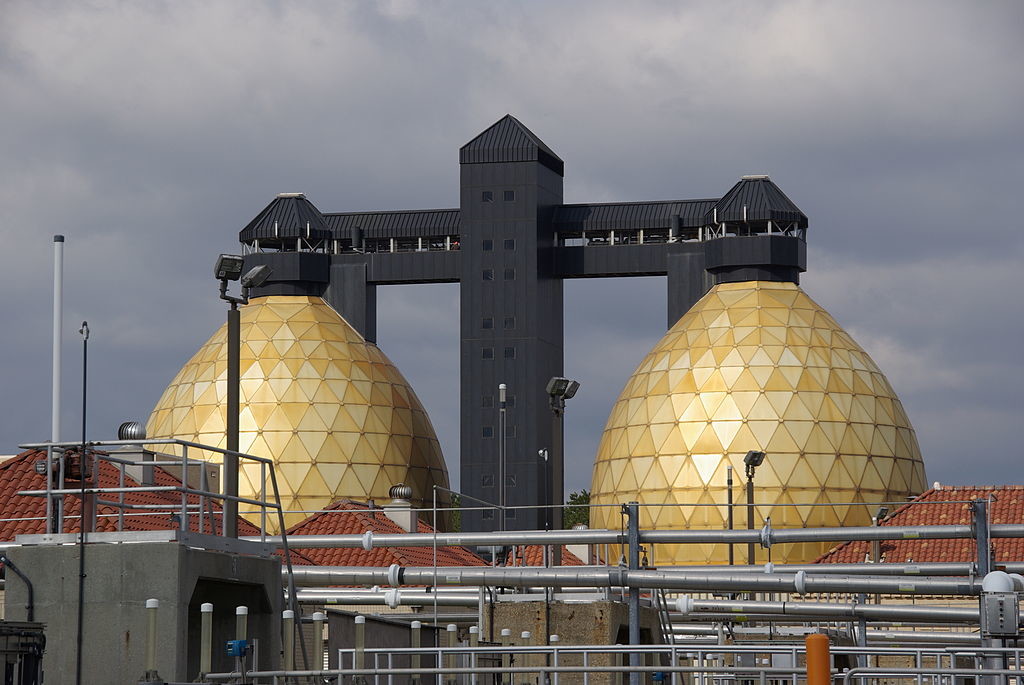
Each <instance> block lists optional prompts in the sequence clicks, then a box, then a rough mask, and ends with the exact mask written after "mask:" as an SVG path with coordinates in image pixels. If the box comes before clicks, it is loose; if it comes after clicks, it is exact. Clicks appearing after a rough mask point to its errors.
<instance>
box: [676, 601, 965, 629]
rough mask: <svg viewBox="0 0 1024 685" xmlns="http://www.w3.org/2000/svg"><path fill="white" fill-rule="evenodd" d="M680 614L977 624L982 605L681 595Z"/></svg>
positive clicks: (678, 604) (679, 602) (678, 605)
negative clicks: (700, 597) (747, 598)
mask: <svg viewBox="0 0 1024 685" xmlns="http://www.w3.org/2000/svg"><path fill="white" fill-rule="evenodd" d="M676 607H677V608H678V609H679V611H680V613H683V614H690V615H693V616H697V615H701V614H709V613H712V614H731V615H741V614H769V615H778V616H799V617H805V618H808V617H810V618H827V619H828V620H837V617H838V618H839V619H851V618H864V619H867V620H869V621H908V622H924V623H975V624H976V623H977V622H978V620H979V619H978V607H976V606H974V607H956V608H953V607H937V606H913V605H892V604H855V603H848V604H847V603H836V602H754V601H744V600H724V599H695V598H692V597H680V598H679V599H678V600H677V602H676Z"/></svg>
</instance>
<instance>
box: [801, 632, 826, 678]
mask: <svg viewBox="0 0 1024 685" xmlns="http://www.w3.org/2000/svg"><path fill="white" fill-rule="evenodd" d="M804 645H805V647H806V651H807V685H831V683H832V664H831V659H830V658H829V649H828V648H829V643H828V636H827V635H823V634H822V633H813V634H811V635H808V636H807V637H806V638H804Z"/></svg>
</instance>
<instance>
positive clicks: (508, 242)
mask: <svg viewBox="0 0 1024 685" xmlns="http://www.w3.org/2000/svg"><path fill="white" fill-rule="evenodd" d="M505 249H506V250H514V249H516V240H515V238H506V239H505Z"/></svg>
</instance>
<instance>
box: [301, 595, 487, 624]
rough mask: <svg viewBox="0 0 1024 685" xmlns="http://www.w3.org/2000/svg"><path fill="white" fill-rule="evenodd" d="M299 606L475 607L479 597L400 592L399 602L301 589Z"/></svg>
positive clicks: (382, 597)
mask: <svg viewBox="0 0 1024 685" xmlns="http://www.w3.org/2000/svg"><path fill="white" fill-rule="evenodd" d="M296 597H298V600H299V604H332V605H356V606H389V605H390V604H391V603H394V604H395V605H396V606H433V605H434V601H435V599H436V600H437V605H438V606H443V607H475V606H476V605H477V596H476V594H475V593H474V594H473V595H463V594H447V593H437V595H436V596H435V594H434V593H432V592H422V591H421V592H414V591H408V592H406V591H404V590H403V591H400V592H399V593H398V596H397V598H396V599H397V601H395V600H391V601H390V602H389V597H387V596H385V594H384V593H383V592H353V591H350V590H310V589H307V588H299V589H298V591H297V592H296ZM471 617H472V616H471Z"/></svg>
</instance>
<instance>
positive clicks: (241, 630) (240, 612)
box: [235, 606, 249, 640]
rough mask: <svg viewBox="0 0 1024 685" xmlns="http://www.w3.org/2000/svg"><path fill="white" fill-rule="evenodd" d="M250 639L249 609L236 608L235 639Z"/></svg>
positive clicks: (243, 607)
mask: <svg viewBox="0 0 1024 685" xmlns="http://www.w3.org/2000/svg"><path fill="white" fill-rule="evenodd" d="M248 637H249V607H245V606H241V607H235V639H236V640H245V639H247V638H248Z"/></svg>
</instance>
